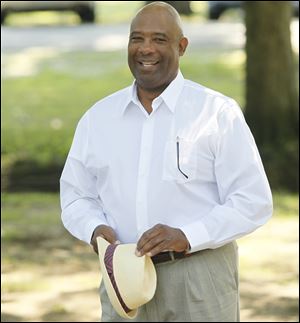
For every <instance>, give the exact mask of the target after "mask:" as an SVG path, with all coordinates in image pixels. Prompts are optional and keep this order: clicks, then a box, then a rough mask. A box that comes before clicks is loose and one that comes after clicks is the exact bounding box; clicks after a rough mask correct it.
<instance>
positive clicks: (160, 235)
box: [136, 224, 189, 257]
mask: <svg viewBox="0 0 300 323" xmlns="http://www.w3.org/2000/svg"><path fill="white" fill-rule="evenodd" d="M188 249H189V241H188V240H187V238H186V236H185V234H184V233H183V232H182V231H181V230H180V229H177V228H172V227H169V226H167V225H164V224H157V225H155V226H154V227H153V228H151V229H149V230H148V231H146V232H144V233H143V235H142V236H141V238H140V239H139V241H138V243H137V249H136V255H137V256H143V255H145V254H147V255H148V256H150V257H152V256H155V255H156V254H158V253H160V252H162V251H166V250H168V251H177V252H182V251H186V250H188Z"/></svg>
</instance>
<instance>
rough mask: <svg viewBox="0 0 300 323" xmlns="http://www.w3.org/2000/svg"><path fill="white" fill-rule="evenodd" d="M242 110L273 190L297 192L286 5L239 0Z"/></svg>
mask: <svg viewBox="0 0 300 323" xmlns="http://www.w3.org/2000/svg"><path fill="white" fill-rule="evenodd" d="M245 12H246V14H245V22H246V39H247V40H246V55H247V63H246V108H245V117H246V120H247V122H248V124H249V126H250V128H251V129H252V131H253V133H254V137H255V140H256V142H257V145H258V148H259V150H260V153H261V156H262V159H263V162H264V165H265V168H266V172H267V175H268V177H269V180H270V183H271V186H272V187H273V188H279V187H280V188H286V189H289V190H298V165H299V160H298V133H299V123H298V122H299V115H298V110H299V103H298V97H299V92H298V86H297V79H296V71H297V69H296V64H295V62H294V56H293V51H292V47H291V36H290V21H291V16H292V9H291V3H290V2H286V1H245Z"/></svg>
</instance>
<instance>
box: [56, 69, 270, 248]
mask: <svg viewBox="0 0 300 323" xmlns="http://www.w3.org/2000/svg"><path fill="white" fill-rule="evenodd" d="M152 108H153V111H152V113H151V114H150V115H149V114H148V113H147V112H146V111H145V109H144V108H143V106H142V105H141V103H140V101H139V99H138V97H137V93H136V84H135V83H134V84H133V85H132V86H130V87H128V88H125V89H123V90H121V91H118V92H116V93H114V94H112V95H110V96H108V97H106V98H104V99H102V100H100V101H99V102H97V103H96V104H95V105H94V106H93V107H91V108H90V109H89V110H88V111H87V112H86V113H85V114H84V116H83V117H82V118H81V120H80V121H79V123H78V126H77V129H76V133H75V136H74V140H73V143H72V146H71V149H70V152H69V155H68V157H67V160H66V164H65V167H64V170H63V173H62V176H61V181H60V184H61V207H62V220H63V223H64V225H65V227H66V229H67V230H69V231H70V232H71V234H73V235H74V236H75V237H77V238H78V239H81V240H83V241H86V242H87V243H90V240H91V236H92V233H93V230H94V229H95V227H96V226H98V225H100V224H106V225H109V226H111V227H112V228H113V229H114V230H115V232H116V234H117V239H118V240H120V241H121V243H135V242H137V241H138V239H139V238H140V236H141V235H142V234H143V233H144V232H145V231H146V230H148V229H150V228H151V227H153V226H154V225H155V224H157V223H162V224H166V225H169V226H171V227H175V228H180V229H181V230H182V231H183V232H184V233H185V235H186V237H187V239H188V240H189V242H190V246H191V252H194V251H197V250H201V249H206V248H217V247H219V246H222V245H224V244H226V243H228V242H230V241H232V240H235V239H237V238H239V237H242V236H244V235H246V234H248V233H250V232H252V231H254V230H255V229H257V228H258V227H260V226H261V225H263V224H264V223H265V222H266V221H267V220H268V219H269V218H270V217H271V215H272V209H273V207H272V195H271V191H270V187H269V184H268V180H267V177H266V174H265V171H264V168H263V165H262V162H261V159H260V156H259V153H258V150H257V147H256V144H255V142H254V139H253V136H252V134H251V132H250V130H249V128H248V126H247V124H246V122H245V120H244V116H243V113H242V111H241V109H240V108H239V106H238V105H237V103H236V102H235V101H234V100H232V99H230V98H228V97H226V96H224V95H222V94H220V93H217V92H215V91H212V90H210V89H208V88H206V87H204V86H201V85H199V84H197V83H194V82H192V81H189V80H185V79H184V78H183V76H182V74H181V72H180V71H179V72H178V75H177V77H176V79H175V80H173V82H172V83H171V84H170V85H169V86H168V87H167V88H166V89H165V91H164V92H163V93H162V94H161V95H160V96H159V97H157V98H156V99H155V100H153V102H152Z"/></svg>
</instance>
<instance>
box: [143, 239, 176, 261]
mask: <svg viewBox="0 0 300 323" xmlns="http://www.w3.org/2000/svg"><path fill="white" fill-rule="evenodd" d="M169 245H170V241H168V240H163V241H161V242H160V243H159V244H157V245H156V246H154V247H153V248H151V249H150V250H149V251H148V252H147V253H146V255H147V256H149V257H153V256H155V255H157V254H159V253H161V252H163V251H166V250H170V248H169Z"/></svg>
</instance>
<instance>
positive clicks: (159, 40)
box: [154, 38, 166, 43]
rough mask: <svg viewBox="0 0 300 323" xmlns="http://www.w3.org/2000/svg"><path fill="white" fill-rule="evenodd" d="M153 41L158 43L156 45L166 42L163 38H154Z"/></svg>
mask: <svg viewBox="0 0 300 323" xmlns="http://www.w3.org/2000/svg"><path fill="white" fill-rule="evenodd" d="M154 40H155V41H156V42H158V43H165V42H166V39H165V38H155V39H154Z"/></svg>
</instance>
